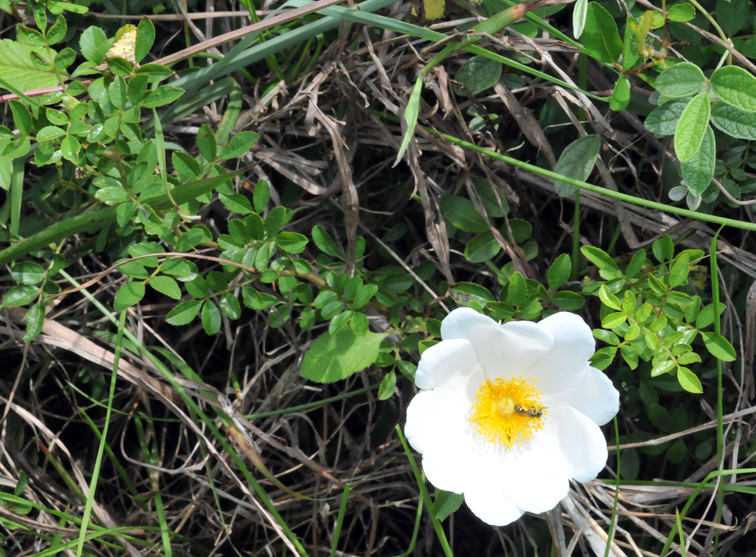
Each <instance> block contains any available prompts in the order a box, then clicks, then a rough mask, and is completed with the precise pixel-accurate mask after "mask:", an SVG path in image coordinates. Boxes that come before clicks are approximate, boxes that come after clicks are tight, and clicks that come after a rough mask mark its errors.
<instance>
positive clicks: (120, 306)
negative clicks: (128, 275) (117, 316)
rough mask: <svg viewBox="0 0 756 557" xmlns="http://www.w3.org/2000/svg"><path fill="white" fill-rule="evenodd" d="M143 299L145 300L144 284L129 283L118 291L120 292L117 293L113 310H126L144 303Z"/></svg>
mask: <svg viewBox="0 0 756 557" xmlns="http://www.w3.org/2000/svg"><path fill="white" fill-rule="evenodd" d="M142 298H144V283H143V282H127V283H126V284H124V285H123V286H121V288H119V289H118V292H116V296H115V301H114V302H113V309H115V310H116V311H123V310H124V309H126V308H130V307H131V306H134V305H136V304H138V303H139V302H140V301H142Z"/></svg>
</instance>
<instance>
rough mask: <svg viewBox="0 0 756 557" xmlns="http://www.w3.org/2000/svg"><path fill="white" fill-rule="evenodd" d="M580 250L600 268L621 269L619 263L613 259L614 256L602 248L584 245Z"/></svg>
mask: <svg viewBox="0 0 756 557" xmlns="http://www.w3.org/2000/svg"><path fill="white" fill-rule="evenodd" d="M580 252H581V253H582V254H583V255H584V256H585V257H586V258H587V259H588V260H589V261H590V262H591V263H593V264H594V265H596V267H598V268H599V269H602V270H603V269H606V270H613V269H619V267H617V263H615V262H614V259H612V257H611V256H610V255H609V254H608V253H606V252H605V251H604V250H602V249H600V248H596V247H593V246H583V247H582V248H580Z"/></svg>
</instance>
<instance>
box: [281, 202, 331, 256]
mask: <svg viewBox="0 0 756 557" xmlns="http://www.w3.org/2000/svg"><path fill="white" fill-rule="evenodd" d="M266 205H267V203H266ZM312 240H313V242H315V245H316V246H318V249H319V250H320V251H322V252H323V253H325V254H327V255H330V256H331V257H336V258H337V259H341V254H339V247H338V246H337V245H336V242H335V241H334V239H333V238H332V237H331V235H330V234H329V233H328V231H327V230H326V229H325V228H323V227H322V226H320V225H319V224H316V225H315V226H314V227H313V228H312Z"/></svg>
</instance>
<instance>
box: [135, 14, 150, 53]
mask: <svg viewBox="0 0 756 557" xmlns="http://www.w3.org/2000/svg"><path fill="white" fill-rule="evenodd" d="M154 42H155V26H154V25H153V24H152V21H150V20H149V19H148V18H144V19H142V20H141V21H140V22H139V26H138V27H137V36H136V42H135V43H134V60H135V61H136V62H137V64H138V63H139V62H141V61H142V60H144V58H145V56H147V55H148V54H149V53H150V49H151V48H152V44H153V43H154Z"/></svg>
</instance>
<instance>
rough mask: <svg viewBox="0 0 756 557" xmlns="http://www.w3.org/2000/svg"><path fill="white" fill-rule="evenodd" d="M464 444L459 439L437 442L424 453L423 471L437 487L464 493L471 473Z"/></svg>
mask: <svg viewBox="0 0 756 557" xmlns="http://www.w3.org/2000/svg"><path fill="white" fill-rule="evenodd" d="M463 448H464V444H463V443H460V442H459V441H458V440H455V441H450V442H448V443H445V444H443V445H441V444H435V445H433V446H432V447H431V448H429V449H428V450H427V451H426V452H425V453H423V471H424V472H425V476H426V477H427V478H428V481H429V482H430V483H432V484H433V485H434V486H435V487H437V488H439V489H443V490H445V491H452V492H454V493H463V492H464V491H465V487H466V480H467V477H468V475H469V473H470V470H469V467H468V466H467V454H466V453H465V451H464V450H461V449H463Z"/></svg>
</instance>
